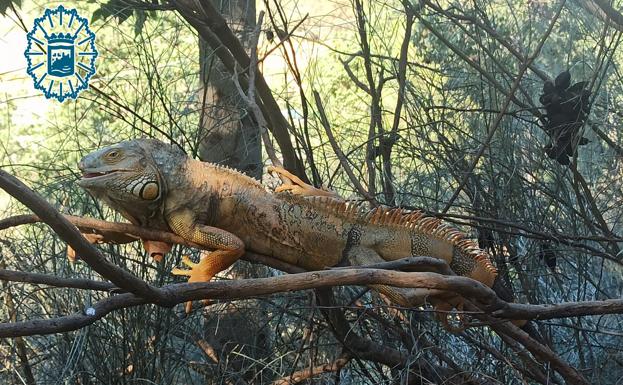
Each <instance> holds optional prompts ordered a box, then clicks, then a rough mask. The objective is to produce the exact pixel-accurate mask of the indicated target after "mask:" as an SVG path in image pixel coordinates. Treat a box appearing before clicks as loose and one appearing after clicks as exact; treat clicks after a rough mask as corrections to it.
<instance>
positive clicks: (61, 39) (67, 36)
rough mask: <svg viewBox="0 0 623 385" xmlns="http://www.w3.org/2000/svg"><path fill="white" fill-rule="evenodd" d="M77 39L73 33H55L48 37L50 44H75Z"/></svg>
mask: <svg viewBox="0 0 623 385" xmlns="http://www.w3.org/2000/svg"><path fill="white" fill-rule="evenodd" d="M74 40H76V38H75V37H74V36H73V35H72V34H71V33H53V34H51V35H50V36H48V44H53V43H66V44H73V43H74Z"/></svg>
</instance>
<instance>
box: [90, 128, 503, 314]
mask: <svg viewBox="0 0 623 385" xmlns="http://www.w3.org/2000/svg"><path fill="white" fill-rule="evenodd" d="M79 168H80V170H81V171H82V173H83V175H82V179H80V181H79V182H78V184H79V185H80V186H82V187H83V188H85V189H86V190H88V191H89V192H90V193H92V194H93V195H94V196H95V197H97V198H100V199H102V200H103V201H104V202H106V203H107V204H108V205H109V206H110V207H112V208H113V209H115V210H117V211H119V212H120V213H121V214H122V215H123V216H124V217H125V218H126V219H128V220H129V221H130V222H132V223H134V224H136V225H140V226H145V227H150V228H154V229H160V230H166V231H172V232H174V233H176V234H178V235H180V236H181V237H183V238H184V239H186V240H188V241H191V242H194V243H196V244H199V245H201V246H203V247H205V248H206V249H211V250H215V251H213V252H211V253H209V254H207V256H206V257H204V258H203V259H202V260H201V261H200V262H199V263H193V262H191V261H190V260H189V259H188V258H184V259H183V263H184V264H185V265H187V266H188V267H189V268H190V269H189V270H187V269H174V270H173V272H172V273H173V274H176V275H186V276H188V277H189V280H188V281H189V282H200V281H209V280H210V279H211V278H212V277H213V276H214V275H215V274H217V273H218V272H220V271H222V270H224V269H225V268H227V267H228V266H230V265H231V264H233V263H234V262H235V261H236V260H237V259H239V258H240V257H241V256H242V254H243V253H244V250H245V248H246V249H249V250H252V251H254V252H257V253H261V254H266V255H269V256H272V257H274V258H277V259H279V260H281V261H285V262H288V263H290V264H293V265H296V266H299V267H302V268H305V269H308V270H319V269H325V268H327V267H331V266H336V265H338V264H340V263H344V262H347V263H350V264H352V265H364V264H373V263H379V262H384V261H391V260H396V259H400V258H404V257H408V256H432V257H436V258H441V259H443V260H445V261H447V262H448V264H449V266H450V268H451V269H452V270H453V271H454V272H455V273H457V274H458V275H463V276H467V277H470V278H473V279H475V280H477V281H480V282H482V283H483V284H485V285H487V286H489V287H491V286H492V285H493V281H494V279H495V277H496V269H495V267H494V266H493V264H492V263H491V261H490V259H489V255H488V254H487V253H486V252H485V251H483V250H481V249H480V248H478V246H477V244H476V243H475V242H474V241H472V240H469V239H465V236H464V234H463V233H461V232H460V231H458V230H456V229H454V228H452V227H450V226H448V225H445V224H441V223H440V220H438V219H437V218H434V217H426V216H424V215H423V214H422V213H421V212H409V211H404V210H401V209H398V208H385V207H378V208H375V209H372V210H366V209H363V208H362V207H361V205H359V204H356V203H354V202H349V201H345V200H343V199H341V198H339V197H336V196H333V194H331V193H329V192H326V191H324V190H319V189H315V188H313V187H312V186H309V185H306V184H304V183H303V182H302V181H300V180H299V179H298V178H296V177H294V176H293V175H290V174H288V173H287V172H286V171H285V170H280V169H277V171H278V172H281V173H282V174H286V175H287V176H288V177H289V178H290V179H291V180H292V181H293V183H292V184H288V185H284V186H280V187H279V188H277V189H276V191H275V192H270V191H268V190H267V189H266V188H264V186H263V185H262V184H260V183H259V182H258V181H257V180H255V179H252V178H250V177H247V176H245V175H243V174H242V173H240V172H238V171H235V170H232V169H229V168H226V167H222V166H218V165H215V164H211V163H205V162H200V161H198V160H194V159H191V158H189V157H187V156H186V155H185V154H184V152H183V151H181V150H180V149H179V148H177V147H173V146H171V145H168V144H165V143H163V142H161V141H158V140H155V139H135V140H130V141H124V142H120V143H118V144H114V145H111V146H108V147H105V148H102V149H100V150H97V151H95V152H93V153H91V154H89V155H87V156H85V157H84V158H83V159H82V160H81V161H80V163H79ZM374 288H375V289H377V290H379V291H381V292H382V293H384V294H386V295H387V296H388V297H389V298H390V299H391V300H392V301H394V302H396V303H398V304H399V305H402V306H415V305H418V306H419V305H421V304H423V303H424V302H425V300H427V299H433V303H435V301H436V302H437V303H436V307H437V308H438V309H443V310H449V309H452V308H453V307H460V304H461V301H460V299H458V297H456V296H454V297H453V298H449V297H447V296H446V297H443V296H442V297H438V294H440V293H439V292H436V291H432V290H428V289H405V288H396V287H388V286H374ZM439 298H443V299H442V300H440V299H439Z"/></svg>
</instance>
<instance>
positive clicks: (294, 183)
mask: <svg viewBox="0 0 623 385" xmlns="http://www.w3.org/2000/svg"><path fill="white" fill-rule="evenodd" d="M268 172H274V173H276V174H279V175H280V176H283V177H285V178H287V179H289V180H290V181H291V183H283V184H281V185H280V186H277V187H276V188H275V192H282V191H290V192H291V193H292V194H294V195H303V196H327V197H333V198H339V196H338V195H337V194H336V193H334V192H333V191H327V190H323V189H319V188H316V187H314V186H312V185H310V184H307V183H305V182H303V181H302V180H301V179H300V178H299V177H298V176H296V175H294V174H292V173H291V172H290V171H288V170H286V169H285V168H282V167H275V166H268Z"/></svg>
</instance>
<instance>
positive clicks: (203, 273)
mask: <svg viewBox="0 0 623 385" xmlns="http://www.w3.org/2000/svg"><path fill="white" fill-rule="evenodd" d="M167 219H168V223H169V226H170V227H171V229H172V230H173V231H174V232H175V233H176V234H178V235H180V236H181V237H183V238H184V239H186V240H188V241H191V242H194V243H197V244H198V245H200V246H202V247H205V248H206V249H210V250H214V251H210V252H205V253H203V256H202V258H201V261H199V263H194V262H191V261H190V258H188V257H184V258H183V259H182V263H184V264H185V265H186V266H188V267H190V269H178V268H176V269H173V271H172V272H171V273H172V274H174V275H185V276H188V277H189V278H188V282H207V281H209V280H211V279H212V277H214V276H215V275H216V274H217V273H219V272H220V271H223V270H225V269H227V268H228V267H229V266H231V265H232V264H233V263H234V262H236V261H237V260H238V259H239V258H240V257H241V256H242V254H244V243H243V242H242V241H241V240H240V238H238V237H237V236H235V235H234V234H232V233H229V232H227V231H225V230H221V229H218V228H216V227H211V226H206V225H203V224H200V223H197V222H195V217H194V215H193V213H192V212H191V211H190V210H184V211H177V212H174V213H172V214H171V215H169V216H168V218H167ZM189 304H190V302H189V303H187V304H186V311H187V312H189V311H190V305H189Z"/></svg>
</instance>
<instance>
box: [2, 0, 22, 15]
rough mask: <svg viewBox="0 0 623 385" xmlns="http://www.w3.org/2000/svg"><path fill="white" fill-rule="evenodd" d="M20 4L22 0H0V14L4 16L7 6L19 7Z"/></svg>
mask: <svg viewBox="0 0 623 385" xmlns="http://www.w3.org/2000/svg"><path fill="white" fill-rule="evenodd" d="M21 6H22V0H0V14H1V15H3V16H6V14H7V11H8V10H9V8H19V7H21Z"/></svg>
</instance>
